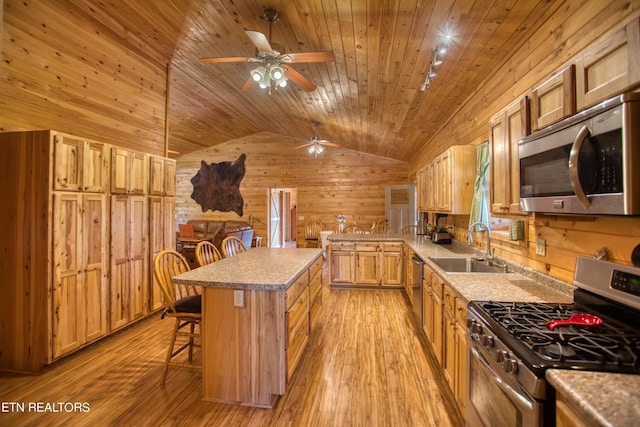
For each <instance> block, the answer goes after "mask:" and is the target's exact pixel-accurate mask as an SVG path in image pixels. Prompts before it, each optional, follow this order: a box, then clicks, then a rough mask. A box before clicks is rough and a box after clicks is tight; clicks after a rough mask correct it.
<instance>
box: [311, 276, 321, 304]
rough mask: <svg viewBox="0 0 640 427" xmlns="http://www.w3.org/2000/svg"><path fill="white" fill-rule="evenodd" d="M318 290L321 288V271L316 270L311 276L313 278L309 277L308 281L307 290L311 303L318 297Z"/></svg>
mask: <svg viewBox="0 0 640 427" xmlns="http://www.w3.org/2000/svg"><path fill="white" fill-rule="evenodd" d="M320 290H322V272H321V271H320V272H318V273H317V274H316V275H315V276H313V278H312V279H311V282H310V283H309V292H310V297H309V299H310V304H311V305H313V303H314V302H315V300H316V298H317V297H318V294H319V293H320Z"/></svg>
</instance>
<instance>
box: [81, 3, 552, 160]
mask: <svg viewBox="0 0 640 427" xmlns="http://www.w3.org/2000/svg"><path fill="white" fill-rule="evenodd" d="M72 1H73V2H74V3H77V4H78V5H84V7H85V8H86V6H87V4H89V10H90V11H91V12H90V13H92V14H93V17H94V18H96V19H98V20H100V21H101V22H102V23H103V24H104V25H105V26H106V27H108V28H109V31H112V32H114V33H115V34H117V35H118V36H119V37H120V38H122V39H123V40H125V43H126V44H128V45H129V48H130V49H133V50H134V51H135V52H136V53H137V54H139V55H142V56H143V57H146V58H147V59H148V60H149V61H150V62H153V63H156V64H161V65H162V66H167V67H168V70H169V71H168V72H169V78H170V86H169V98H168V99H169V103H168V108H169V121H168V129H169V149H170V150H171V151H175V152H178V153H180V154H185V153H188V152H193V151H196V150H199V149H202V148H204V147H210V146H215V145H218V144H222V143H224V142H226V141H229V140H232V139H237V138H243V137H247V136H249V135H252V134H256V133H259V132H271V133H273V134H276V135H282V136H283V137H288V139H289V140H290V138H293V139H294V140H296V139H299V141H300V142H301V143H304V142H306V141H307V140H308V138H309V137H310V136H312V135H313V128H312V125H311V123H312V122H313V121H317V122H319V123H320V126H319V127H318V132H319V134H320V137H321V138H323V139H327V140H330V141H333V142H336V143H340V144H342V145H343V146H344V147H346V148H350V149H353V150H358V151H362V152H366V153H370V154H374V155H378V156H383V157H389V158H394V159H399V160H405V161H408V160H410V159H411V157H412V156H413V155H415V153H416V152H417V151H418V150H420V148H421V147H422V146H423V145H424V144H425V143H427V142H428V141H429V140H430V138H432V137H433V135H434V133H435V132H436V131H437V130H438V129H439V128H441V127H442V126H443V124H444V123H445V122H446V120H447V118H448V117H450V116H452V115H454V114H455V113H456V110H457V109H458V108H459V107H460V106H461V105H462V104H463V103H464V102H465V99H466V98H467V97H468V96H470V95H471V94H472V93H475V92H476V91H478V90H481V89H482V84H483V81H485V80H486V79H487V78H488V77H489V76H490V75H491V74H492V71H493V70H495V69H496V68H497V67H500V66H502V65H503V64H504V63H505V61H506V60H507V58H508V57H509V54H510V52H511V51H512V50H513V49H515V48H517V47H518V46H520V45H521V44H522V43H524V42H526V39H527V36H528V33H529V32H530V31H532V30H534V29H535V28H537V27H538V26H539V25H542V24H543V23H542V22H541V20H540V19H539V18H540V17H541V16H543V15H544V13H545V12H546V11H548V9H549V8H551V7H558V3H562V2H553V1H548V0H541V1H534V0H496V1H487V0H432V1H425V0H351V1H349V0H208V1H207V0H162V1H152V2H143V1H139V0H112V1H106V2H91V1H88V0H72ZM267 8H273V9H275V10H276V11H277V12H278V13H279V20H278V21H277V22H276V23H275V24H273V27H272V34H271V42H272V44H273V45H278V47H279V49H280V50H281V52H283V53H293V52H315V51H331V52H333V53H334V54H335V56H336V60H335V62H327V63H301V64H294V67H295V70H296V71H298V72H299V73H301V74H302V75H304V76H305V77H306V78H308V79H309V80H310V81H312V82H313V83H314V84H315V85H317V89H316V90H314V91H311V92H306V91H304V90H302V89H301V88H299V87H297V86H295V85H294V84H291V83H290V84H289V85H288V86H287V87H286V88H284V89H278V90H273V91H272V92H271V94H269V93H268V92H266V91H264V90H261V89H259V88H258V87H254V88H252V89H250V90H249V91H242V90H241V88H242V86H243V84H244V83H245V82H246V80H247V79H248V77H249V73H250V71H251V70H252V69H253V68H255V64H252V63H222V64H220V63H217V64H203V63H201V62H200V61H199V58H203V57H227V56H248V57H251V56H254V55H255V53H256V52H255V47H254V45H253V44H252V42H251V40H250V39H249V37H248V36H247V34H246V33H245V30H255V31H260V32H262V33H264V34H266V35H267V36H268V35H269V23H268V22H267V21H265V19H264V18H263V16H264V11H265V9H267ZM445 33H447V34H451V35H452V36H453V37H452V41H451V42H450V45H449V49H448V52H447V53H446V55H445V56H444V62H443V64H442V65H440V66H439V67H438V68H437V70H436V71H437V76H436V77H435V78H434V79H433V81H432V82H431V83H430V85H429V87H428V88H426V90H425V91H422V90H420V87H421V85H422V84H423V82H424V80H425V77H426V74H427V73H428V71H429V64H430V61H431V58H432V49H433V47H434V46H435V45H436V43H438V40H439V39H440V38H441V37H442V36H443V35H444V34H445ZM461 142H464V141H461Z"/></svg>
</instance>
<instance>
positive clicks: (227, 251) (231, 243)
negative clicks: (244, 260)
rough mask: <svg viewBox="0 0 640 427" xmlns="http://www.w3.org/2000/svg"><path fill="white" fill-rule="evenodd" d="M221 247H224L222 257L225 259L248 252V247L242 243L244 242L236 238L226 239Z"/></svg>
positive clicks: (229, 237)
mask: <svg viewBox="0 0 640 427" xmlns="http://www.w3.org/2000/svg"><path fill="white" fill-rule="evenodd" d="M220 246H221V247H222V255H223V256H224V257H225V258H229V257H231V256H234V255H237V254H239V253H240V252H244V251H246V250H247V247H246V246H245V245H244V243H242V240H240V239H238V238H237V237H236V236H228V237H226V238H225V239H224V240H223V241H222V244H221V245H220Z"/></svg>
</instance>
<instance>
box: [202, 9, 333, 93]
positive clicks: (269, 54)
mask: <svg viewBox="0 0 640 427" xmlns="http://www.w3.org/2000/svg"><path fill="white" fill-rule="evenodd" d="M262 18H263V19H264V20H265V21H267V22H269V38H268V39H267V37H266V36H265V35H264V34H262V33H260V32H258V31H245V32H246V33H247V35H248V36H249V39H251V42H252V43H253V44H254V45H255V47H256V49H257V53H256V56H255V57H243V56H231V57H226V58H201V59H200V62H202V63H222V62H255V63H258V64H259V65H258V67H257V68H255V69H254V70H252V71H251V75H250V77H249V79H248V80H247V81H246V82H245V84H244V85H243V86H242V90H243V91H247V90H249V89H251V88H252V87H253V86H254V85H255V84H258V85H259V86H260V87H261V88H263V89H267V88H268V89H269V93H271V83H272V82H273V83H274V84H275V87H276V89H277V88H278V87H285V86H286V85H287V80H291V81H292V82H293V83H295V84H296V85H298V86H299V87H300V88H302V89H303V90H305V91H307V92H311V91H314V90H315V89H316V85H315V84H313V83H312V82H311V81H309V80H308V79H307V78H306V77H305V76H303V75H302V74H300V73H299V72H297V71H296V70H295V69H293V68H292V67H291V65H289V64H294V63H303V62H333V61H335V60H336V57H335V55H334V54H333V52H298V53H281V52H278V51H277V50H274V49H273V48H272V47H271V44H269V40H270V39H271V26H272V25H273V23H274V22H276V21H278V19H279V16H278V12H276V11H275V10H273V9H266V10H265V11H264V16H262Z"/></svg>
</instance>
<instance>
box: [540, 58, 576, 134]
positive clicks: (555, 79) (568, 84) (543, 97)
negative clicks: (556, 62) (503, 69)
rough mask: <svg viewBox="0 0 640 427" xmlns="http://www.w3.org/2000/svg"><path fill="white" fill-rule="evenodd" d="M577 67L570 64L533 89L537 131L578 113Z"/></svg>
mask: <svg viewBox="0 0 640 427" xmlns="http://www.w3.org/2000/svg"><path fill="white" fill-rule="evenodd" d="M575 69H576V67H575V65H573V64H572V65H569V66H568V67H566V68H564V69H562V70H560V71H558V72H557V73H555V74H553V75H552V76H551V77H550V78H549V79H548V80H546V81H545V82H544V83H541V84H540V85H538V86H536V87H535V88H534V89H533V93H532V97H531V104H532V105H531V130H532V131H534V132H535V131H537V130H539V129H542V128H544V127H547V126H549V125H551V124H553V123H556V122H559V121H560V120H562V119H565V118H567V117H570V116H572V115H574V114H575V113H576V97H575V87H576V85H575Z"/></svg>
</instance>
